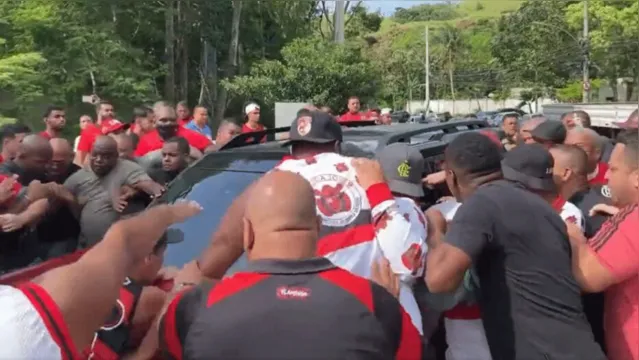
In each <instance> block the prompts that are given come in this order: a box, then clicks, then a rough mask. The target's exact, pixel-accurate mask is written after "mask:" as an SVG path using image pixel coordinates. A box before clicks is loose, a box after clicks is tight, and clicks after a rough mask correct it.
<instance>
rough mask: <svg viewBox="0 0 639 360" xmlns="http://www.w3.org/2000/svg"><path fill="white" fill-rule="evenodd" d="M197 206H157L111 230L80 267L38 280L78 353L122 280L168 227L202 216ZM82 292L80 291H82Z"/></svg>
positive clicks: (101, 319)
mask: <svg viewBox="0 0 639 360" xmlns="http://www.w3.org/2000/svg"><path fill="white" fill-rule="evenodd" d="M200 210H201V207H200V206H199V204H197V203H195V202H178V203H175V204H173V205H158V206H155V207H152V208H150V209H148V210H146V211H144V212H142V213H140V214H138V215H136V216H133V217H131V218H128V219H125V220H121V221H119V222H117V223H115V224H113V225H112V226H111V228H110V229H109V230H108V232H107V233H106V235H105V236H104V239H103V240H102V241H101V242H99V243H98V244H97V245H95V246H94V247H93V248H92V249H91V250H89V251H88V252H87V253H86V254H85V255H84V256H83V257H82V258H80V260H78V261H77V262H76V263H73V264H70V265H67V266H63V267H60V268H57V269H54V270H52V271H50V272H48V273H45V274H44V275H43V276H42V277H41V278H40V280H39V284H40V286H42V287H43V288H44V289H45V290H46V291H47V293H48V294H49V296H51V298H52V299H53V301H54V302H55V303H56V304H57V306H58V308H59V309H60V312H61V313H62V316H63V318H64V320H65V323H66V324H67V325H68V328H69V332H70V336H71V339H72V341H73V343H74V345H75V347H76V348H77V349H83V348H85V347H86V346H88V345H89V344H90V342H91V340H92V339H93V336H94V332H95V331H96V330H97V329H99V328H100V326H102V324H104V321H105V319H106V318H107V317H108V315H109V312H110V311H111V310H112V308H113V303H114V301H115V299H117V298H118V296H119V292H120V288H121V286H122V281H123V280H124V278H125V277H126V276H127V274H129V273H130V272H131V270H132V269H133V267H134V266H135V265H136V264H138V263H139V262H140V261H142V260H143V259H144V257H146V256H147V255H148V254H149V253H151V251H152V250H153V247H154V246H155V244H156V243H157V241H158V239H160V237H161V236H162V234H163V233H164V231H165V230H166V229H167V227H169V226H170V225H172V224H174V223H179V222H182V221H184V220H185V219H187V218H189V217H191V216H193V215H195V214H197V213H199V212H200ZM78 289H81V291H78Z"/></svg>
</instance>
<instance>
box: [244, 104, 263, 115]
mask: <svg viewBox="0 0 639 360" xmlns="http://www.w3.org/2000/svg"><path fill="white" fill-rule="evenodd" d="M259 109H260V106H259V105H257V104H253V103H251V104H248V105H246V107H245V108H244V113H245V114H250V113H252V112H253V111H255V110H259Z"/></svg>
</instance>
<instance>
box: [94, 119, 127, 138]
mask: <svg viewBox="0 0 639 360" xmlns="http://www.w3.org/2000/svg"><path fill="white" fill-rule="evenodd" d="M129 127H131V124H126V123H123V122H121V121H119V120H108V121H104V120H103V121H102V126H101V130H102V134H104V135H108V134H111V133H113V132H116V131H125V130H127V129H128V128H129Z"/></svg>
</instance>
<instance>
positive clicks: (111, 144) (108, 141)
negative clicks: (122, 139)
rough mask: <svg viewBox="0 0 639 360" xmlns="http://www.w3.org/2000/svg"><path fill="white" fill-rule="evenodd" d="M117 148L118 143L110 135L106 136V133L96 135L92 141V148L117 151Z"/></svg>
mask: <svg viewBox="0 0 639 360" xmlns="http://www.w3.org/2000/svg"><path fill="white" fill-rule="evenodd" d="M117 148H118V143H117V142H116V141H115V139H114V138H113V137H112V136H108V135H102V136H98V137H97V138H96V139H95V142H94V143H93V149H100V150H103V149H104V150H106V149H109V150H111V149H113V151H117Z"/></svg>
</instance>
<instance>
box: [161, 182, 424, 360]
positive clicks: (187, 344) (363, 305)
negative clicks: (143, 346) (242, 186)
mask: <svg viewBox="0 0 639 360" xmlns="http://www.w3.org/2000/svg"><path fill="white" fill-rule="evenodd" d="M249 198H250V201H249V202H250V204H251V206H250V207H249V208H248V209H247V212H246V215H245V218H244V239H245V240H244V247H245V249H246V252H247V256H248V259H249V268H248V269H247V270H245V271H244V272H241V273H237V274H235V275H233V276H231V277H228V278H225V279H223V280H221V281H220V282H218V283H217V284H215V285H210V284H209V285H199V286H197V287H195V288H193V289H189V290H186V291H183V292H181V293H178V295H177V296H176V297H175V298H174V299H173V300H172V301H171V303H170V304H169V306H168V308H167V311H166V313H165V314H164V316H163V318H162V320H161V323H160V348H161V349H162V350H163V353H164V355H165V357H166V358H171V359H182V358H207V359H230V358H233V359H247V360H249V359H256V358H269V359H282V360H285V359H303V358H308V357H309V356H311V357H315V358H321V359H372V358H375V359H401V360H409V359H420V358H421V346H422V345H421V339H420V337H419V333H418V332H417V329H416V328H415V327H414V326H413V325H412V323H411V321H410V319H409V317H408V315H407V314H406V312H404V310H403V309H402V307H401V306H400V305H399V302H398V301H397V300H396V299H395V298H394V297H393V296H392V295H391V294H390V293H389V292H388V291H386V290H385V289H384V288H383V287H381V286H379V285H377V284H374V283H372V282H370V281H369V280H366V279H364V278H361V277H358V276H356V275H353V274H351V273H349V272H347V271H345V270H343V269H340V268H338V267H336V266H335V265H333V264H332V263H331V262H330V261H329V260H328V259H325V258H316V257H314V256H315V253H316V247H317V240H318V237H319V230H320V229H319V223H318V221H317V215H316V212H315V199H314V195H313V189H312V188H311V186H310V184H309V183H308V182H307V181H306V180H304V178H302V177H301V176H299V175H296V174H293V173H290V172H285V171H276V172H272V173H270V174H267V175H265V176H264V177H263V178H262V179H261V180H259V181H258V182H257V183H256V184H255V185H254V187H253V188H252V189H251V190H250V194H249ZM180 285H182V286H183V285H187V286H188V285H189V284H178V286H180ZM196 314H197V316H196Z"/></svg>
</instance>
